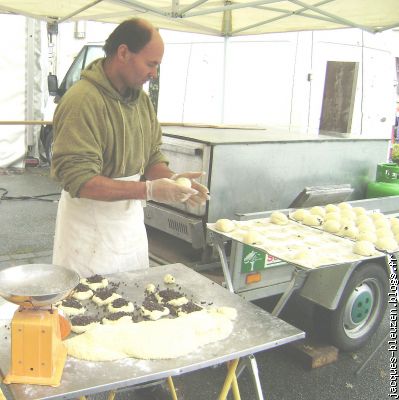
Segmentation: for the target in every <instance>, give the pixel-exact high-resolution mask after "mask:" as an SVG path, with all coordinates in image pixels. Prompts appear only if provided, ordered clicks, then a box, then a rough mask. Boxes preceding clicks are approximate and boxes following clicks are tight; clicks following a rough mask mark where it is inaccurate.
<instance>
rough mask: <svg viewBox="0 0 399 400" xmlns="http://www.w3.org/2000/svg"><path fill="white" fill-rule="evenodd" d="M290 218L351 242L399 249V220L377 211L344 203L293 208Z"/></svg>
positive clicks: (387, 249) (393, 250) (391, 249)
mask: <svg viewBox="0 0 399 400" xmlns="http://www.w3.org/2000/svg"><path fill="white" fill-rule="evenodd" d="M288 217H289V218H290V219H292V220H293V221H296V222H298V223H300V224H303V225H306V226H310V227H312V228H315V229H319V230H323V231H325V232H328V233H331V234H333V235H337V236H340V237H344V238H347V239H350V240H352V241H366V242H371V243H372V244H373V245H374V246H375V247H376V248H377V249H378V250H380V251H383V252H386V253H395V252H397V251H399V219H398V218H395V217H387V216H385V215H384V214H382V213H380V212H378V211H372V210H366V209H365V208H363V207H352V206H351V205H350V204H349V203H346V202H343V203H339V204H337V205H335V204H327V205H326V206H315V207H311V208H308V209H296V210H292V211H290V213H289V214H288Z"/></svg>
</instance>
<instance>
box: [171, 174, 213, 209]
mask: <svg viewBox="0 0 399 400" xmlns="http://www.w3.org/2000/svg"><path fill="white" fill-rule="evenodd" d="M204 174H205V172H202V171H201V172H184V173H182V174H174V175H173V176H172V177H171V178H170V179H173V180H177V179H179V178H188V179H190V181H191V187H192V189H195V190H196V191H197V192H198V193H197V194H195V195H192V196H190V198H189V199H188V200H187V203H188V204H189V205H190V206H196V205H202V204H205V203H206V201H207V200H209V199H210V196H209V189H208V188H207V187H206V186H204V185H201V184H200V183H199V182H197V181H195V180H194V179H196V178H200V177H201V176H203V175H204Z"/></svg>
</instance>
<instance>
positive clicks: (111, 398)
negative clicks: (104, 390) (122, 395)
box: [108, 391, 116, 400]
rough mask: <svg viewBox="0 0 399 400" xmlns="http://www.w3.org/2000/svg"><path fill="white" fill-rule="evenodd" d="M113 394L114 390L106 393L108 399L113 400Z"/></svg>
mask: <svg viewBox="0 0 399 400" xmlns="http://www.w3.org/2000/svg"><path fill="white" fill-rule="evenodd" d="M115 395H116V392H114V391H112V392H109V395H108V400H114V398H115Z"/></svg>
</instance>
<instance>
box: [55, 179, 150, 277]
mask: <svg viewBox="0 0 399 400" xmlns="http://www.w3.org/2000/svg"><path fill="white" fill-rule="evenodd" d="M139 178H140V176H139V175H134V176H129V177H126V178H118V180H128V181H138V180H139ZM141 203H142V202H141V201H140V200H120V201H113V202H108V201H98V200H90V199H80V198H72V197H71V196H70V195H69V193H68V192H66V191H64V190H63V191H62V193H61V199H60V202H59V204H58V211H57V220H56V226H55V238H54V250H53V264H55V265H62V266H65V267H68V268H71V269H74V270H75V271H77V272H78V273H79V275H80V276H81V277H88V276H91V275H94V274H100V275H106V274H110V273H116V272H123V271H132V270H137V269H142V268H148V267H149V261H148V240H147V233H146V229H145V225H144V213H143V207H142V204H141Z"/></svg>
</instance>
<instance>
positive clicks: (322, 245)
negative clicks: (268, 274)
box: [207, 211, 385, 269]
mask: <svg viewBox="0 0 399 400" xmlns="http://www.w3.org/2000/svg"><path fill="white" fill-rule="evenodd" d="M207 227H208V229H209V230H210V231H212V232H214V233H216V234H219V235H222V236H224V237H227V238H229V239H232V240H235V241H237V242H240V243H243V244H247V245H250V246H252V247H254V248H257V249H259V250H262V251H264V252H266V253H268V254H270V255H272V256H274V257H276V258H278V259H280V260H282V261H286V262H289V263H291V264H295V265H297V266H299V267H302V268H305V269H314V268H319V267H322V266H328V265H336V264H344V263H352V262H356V261H361V260H365V259H371V258H376V257H384V256H385V253H383V252H380V251H379V250H377V249H376V248H375V247H374V246H371V247H367V246H366V248H362V244H363V245H364V243H363V242H364V241H361V242H354V241H352V240H350V239H348V238H345V237H339V236H337V235H334V234H331V233H329V232H325V231H324V230H321V229H314V227H311V226H307V225H305V224H303V223H300V222H298V221H294V220H292V219H290V218H288V215H285V214H283V213H281V212H278V211H277V212H273V213H272V215H271V216H270V217H269V218H257V219H251V220H248V221H234V220H228V219H220V220H218V221H216V223H208V224H207Z"/></svg>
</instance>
